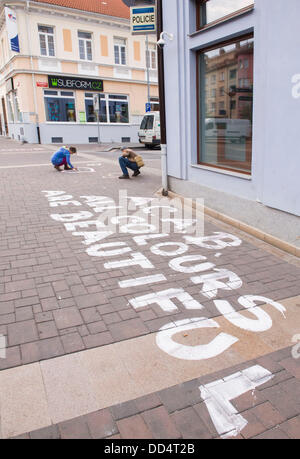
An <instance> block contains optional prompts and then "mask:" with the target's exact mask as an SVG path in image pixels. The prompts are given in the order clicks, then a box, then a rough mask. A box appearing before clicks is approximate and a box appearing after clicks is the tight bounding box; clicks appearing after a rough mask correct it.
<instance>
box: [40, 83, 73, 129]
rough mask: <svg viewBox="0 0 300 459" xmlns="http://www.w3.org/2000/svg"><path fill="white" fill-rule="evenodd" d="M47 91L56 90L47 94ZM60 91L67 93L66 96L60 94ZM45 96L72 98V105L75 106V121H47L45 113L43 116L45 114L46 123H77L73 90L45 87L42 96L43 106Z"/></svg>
mask: <svg viewBox="0 0 300 459" xmlns="http://www.w3.org/2000/svg"><path fill="white" fill-rule="evenodd" d="M47 91H51V92H56V94H47ZM62 92H64V93H68V96H67V95H66V94H63V95H62V94H61V93H62ZM46 97H53V98H54V97H55V98H57V99H65V98H68V99H74V107H75V118H76V120H77V121H48V120H47V115H46V113H45V116H46V123H47V124H66V123H67V124H72V123H73V124H74V123H75V124H77V123H78V119H79V117H78V113H77V104H76V97H75V91H69V90H68V89H61V90H59V89H54V88H49V89H45V90H44V93H43V98H44V106H45V98H46Z"/></svg>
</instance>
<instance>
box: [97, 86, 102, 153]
mask: <svg viewBox="0 0 300 459" xmlns="http://www.w3.org/2000/svg"><path fill="white" fill-rule="evenodd" d="M100 104H101V99H100V94H98V112H97V115H98V116H97V118H98V144H100V143H101V142H100V109H101V105H100Z"/></svg>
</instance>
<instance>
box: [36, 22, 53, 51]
mask: <svg viewBox="0 0 300 459" xmlns="http://www.w3.org/2000/svg"><path fill="white" fill-rule="evenodd" d="M38 30H39V39H40V51H41V55H42V56H48V57H53V56H55V50H54V29H53V27H49V26H43V25H39V26H38Z"/></svg>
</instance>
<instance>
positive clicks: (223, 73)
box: [220, 72, 225, 81]
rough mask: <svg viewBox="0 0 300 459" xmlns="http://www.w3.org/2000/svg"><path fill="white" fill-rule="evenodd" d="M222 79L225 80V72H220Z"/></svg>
mask: <svg viewBox="0 0 300 459" xmlns="http://www.w3.org/2000/svg"><path fill="white" fill-rule="evenodd" d="M220 81H225V72H221V73H220Z"/></svg>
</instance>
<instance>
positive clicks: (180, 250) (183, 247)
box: [150, 242, 189, 257]
mask: <svg viewBox="0 0 300 459" xmlns="http://www.w3.org/2000/svg"><path fill="white" fill-rule="evenodd" d="M170 246H171V247H172V246H178V249H176V250H173V251H170V250H169V251H168V250H167V251H165V250H161V248H162V247H170ZM150 250H151V252H152V253H154V255H160V256H162V257H174V256H177V255H182V254H183V253H185V252H187V251H188V250H189V248H188V246H187V245H186V244H184V243H183V242H162V243H161V244H156V245H153V246H152V247H151V248H150Z"/></svg>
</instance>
